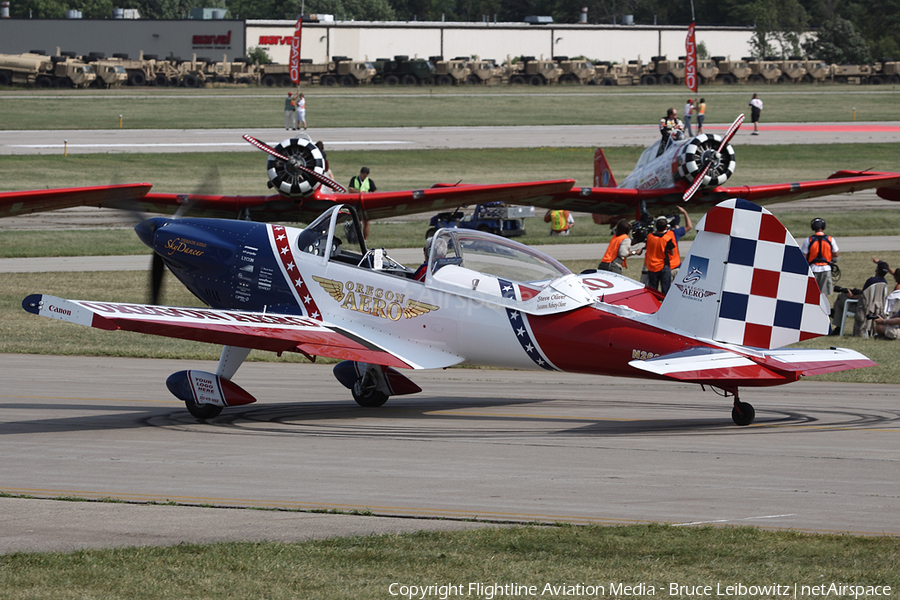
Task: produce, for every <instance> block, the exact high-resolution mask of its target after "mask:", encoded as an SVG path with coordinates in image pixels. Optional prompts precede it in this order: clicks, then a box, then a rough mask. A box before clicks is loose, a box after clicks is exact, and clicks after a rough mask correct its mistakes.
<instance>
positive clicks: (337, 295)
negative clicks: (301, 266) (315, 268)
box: [313, 275, 344, 302]
mask: <svg viewBox="0 0 900 600" xmlns="http://www.w3.org/2000/svg"><path fill="white" fill-rule="evenodd" d="M313 279H315V280H316V281H318V282H319V285H321V286H322V289H323V290H325V291H326V292H328V295H329V296H331V297H332V298H334V300H335V302H340V301H341V300H343V299H344V284H343V283H341V282H340V281H336V280H334V279H328V278H325V277H319V276H318V275H313Z"/></svg>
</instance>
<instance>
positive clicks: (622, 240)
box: [598, 219, 643, 275]
mask: <svg viewBox="0 0 900 600" xmlns="http://www.w3.org/2000/svg"><path fill="white" fill-rule="evenodd" d="M629 233H631V223H629V222H628V219H619V222H618V223H616V232H615V234H614V235H613V238H612V239H611V240H610V241H609V246H607V247H606V254H604V255H603V258H602V259H601V260H600V266H599V267H598V268H599V269H600V270H601V271H612V272H613V273H618V274H619V275H621V274H622V270H623V269H627V268H628V265H627V264H626V259H627V258H628V257H629V256H634V255H635V254H640V253H641V252H643V248H641V250H640V251H639V252H635V251H633V250H632V249H631V238H630V237H629V235H628V234H629Z"/></svg>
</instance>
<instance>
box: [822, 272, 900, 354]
mask: <svg viewBox="0 0 900 600" xmlns="http://www.w3.org/2000/svg"><path fill="white" fill-rule="evenodd" d="M888 273H890V274H892V275H893V274H894V269H891V267H890V266H889V265H888V264H887V263H886V262H885V261H883V260H879V261H877V262H876V263H875V275H873V276H872V277H869V278H868V279H867V280H866V282H865V283H864V284H863V287H862V289H859V288H845V287H841V286H839V285H836V286H834V291H836V292H840V295H838V297H837V299H836V300H835V301H834V307H833V308H832V311H831V324H832V334H833V335H837V332H839V331H840V329H841V319H842V318H843V315H844V305H845V304H846V303H847V300H857V304H856V317H855V319H854V320H853V335H854V336H856V337H869V336H870V335H871V334H872V333H873V332H874V330H875V325H876V324H877V320H876V319H875V317H876V316H880V315H881V314H882V313H883V312H884V304H885V298H886V297H887V285H888V284H887V280H886V279H885V278H884V276H885V275H887V274H888ZM870 315H871V316H872V318H868V317H869V316H870Z"/></svg>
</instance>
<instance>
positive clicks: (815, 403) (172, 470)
mask: <svg viewBox="0 0 900 600" xmlns="http://www.w3.org/2000/svg"><path fill="white" fill-rule="evenodd" d="M110 335H114V334H110ZM185 368H203V369H207V370H214V365H212V364H209V363H204V362H203V361H170V360H137V359H115V358H83V357H53V356H27V355H26V356H19V355H5V356H3V357H2V360H0V380H2V381H3V382H4V386H3V390H2V392H0V454H2V455H3V457H4V460H3V464H2V466H0V481H2V488H0V489H2V491H4V492H8V493H12V494H27V495H32V496H37V497H41V498H54V497H63V496H77V497H81V498H116V499H121V500H126V501H136V502H147V501H158V502H165V501H175V502H178V503H186V504H202V505H207V504H208V505H214V506H223V507H266V508H284V509H299V510H311V509H335V510H340V511H354V510H357V511H372V512H373V513H374V514H376V515H384V516H389V517H394V516H406V517H427V518H434V517H448V518H451V519H487V520H499V521H544V522H555V521H564V522H571V523H601V524H606V523H639V522H649V521H653V522H668V523H676V524H682V525H689V524H700V523H721V524H732V525H756V526H763V527H769V528H779V529H781V528H785V529H788V528H789V529H796V530H803V531H819V532H822V531H844V532H856V533H864V534H890V535H900V512H898V511H897V510H896V507H897V504H898V499H900V477H898V475H900V457H898V455H897V452H896V447H897V440H898V436H900V410H898V409H897V406H896V398H897V396H898V394H900V386H894V385H849V384H834V383H822V382H808V381H805V382H800V383H796V384H793V385H788V386H783V387H779V388H770V389H759V390H751V389H746V390H744V393H743V395H742V398H743V399H744V400H745V401H749V402H751V403H753V404H754V406H755V407H756V411H757V421H756V424H755V425H753V426H751V427H747V428H741V427H737V426H735V425H733V424H732V422H731V417H730V402H729V401H728V400H725V399H722V398H720V397H718V396H716V395H715V394H713V393H712V392H710V391H707V392H705V393H701V390H700V388H699V387H698V386H693V385H681V384H674V383H663V382H659V383H656V382H642V381H630V380H625V379H613V378H603V377H589V376H578V375H567V374H558V373H545V372H540V373H535V372H515V371H502V370H475V369H450V370H446V371H434V372H432V371H428V372H416V373H413V374H412V376H413V378H414V379H415V381H416V382H417V383H419V384H420V385H421V386H422V388H423V389H424V391H423V392H422V393H421V394H418V395H415V396H407V397H398V398H392V399H391V400H390V401H389V403H388V404H386V405H385V406H384V407H382V408H380V409H363V408H360V407H358V406H356V404H355V403H354V402H353V401H352V400H351V399H350V397H349V392H348V391H347V390H345V389H344V388H343V387H342V386H341V385H339V384H338V383H337V382H336V381H335V380H334V378H333V377H332V375H331V367H330V366H328V365H300V364H274V363H247V364H245V365H243V366H242V367H241V369H240V371H238V374H237V376H236V377H235V380H236V381H237V382H238V383H239V384H241V385H242V386H244V387H246V388H247V389H248V390H249V391H251V392H252V393H254V394H255V395H256V396H257V397H258V398H259V399H260V402H259V403H258V404H255V405H250V406H246V407H239V408H235V409H230V410H226V411H225V412H224V413H223V414H222V415H221V416H220V417H219V418H217V419H215V420H213V421H210V422H208V423H202V422H198V421H197V420H195V419H193V418H192V417H191V416H190V415H189V414H188V413H187V411H186V410H185V409H184V407H183V405H182V404H181V403H180V402H178V401H176V400H174V399H173V398H172V397H171V396H170V395H169V393H168V391H167V390H166V388H165V383H164V382H165V379H166V377H168V375H169V374H171V373H172V372H175V371H178V370H182V369H185ZM48 373H53V376H52V377H48V376H47V374H48ZM36 382H40V383H39V384H37V383H36ZM28 503H31V504H30V505H29V506H25V507H24V508H22V507H21V505H19V506H17V504H18V503H8V502H6V503H4V504H3V505H2V508H3V510H4V511H6V510H7V508H8V509H9V511H10V512H8V513H7V512H4V514H5V515H7V514H10V515H15V516H14V518H6V517H5V518H4V524H3V526H2V527H0V552H2V551H9V550H12V549H43V548H45V547H48V546H49V547H55V546H53V545H52V544H53V543H57V544H61V543H62V541H64V540H65V539H66V538H70V539H69V541H70V542H71V544H70V545H69V546H68V547H72V546H103V545H122V544H132V543H133V544H153V543H159V544H168V543H174V542H177V541H181V540H194V539H200V540H203V541H208V540H211V539H244V538H245V537H246V533H247V527H235V528H234V529H233V530H232V528H231V527H230V526H228V524H229V523H231V522H233V520H234V519H235V517H234V513H233V512H225V510H224V509H222V511H223V512H221V513H216V512H215V511H213V512H209V511H203V512H202V513H201V512H194V511H193V510H191V509H186V510H183V511H173V512H172V513H171V514H170V513H168V512H166V513H163V512H158V511H156V509H157V508H163V507H132V508H128V507H124V508H122V509H121V510H122V512H123V513H125V514H126V515H127V518H126V517H124V516H121V513H120V514H118V515H117V516H115V517H114V518H113V517H110V521H109V523H108V526H106V525H104V524H103V523H106V521H105V520H104V521H102V522H101V523H100V524H99V525H97V524H96V523H95V522H93V521H92V520H91V519H90V518H89V516H90V511H89V509H84V508H83V507H82V506H81V505H80V504H79V503H66V502H59V503H57V504H55V505H54V506H52V507H51V508H49V509H48V503H49V501H47V500H29V501H27V502H25V504H28ZM32 506H33V507H34V508H31V507H32ZM34 511H37V512H34ZM97 512H98V513H100V515H98V516H101V515H102V512H101V511H97ZM234 512H238V513H242V511H234ZM35 514H37V515H40V522H36V521H35V518H36V517H35V516H34V515H35ZM26 515H27V518H26ZM85 515H88V516H87V517H86V516H85ZM215 515H221V517H220V524H219V525H218V526H217V525H216V519H217V517H216V516H215ZM104 519H105V517H104ZM161 519H166V520H168V519H173V521H172V525H171V526H169V525H167V526H166V527H161V528H157V527H156V525H155V524H158V523H159V521H160V520H161ZM267 519H268V521H267ZM181 520H183V522H184V527H183V529H182V528H181V527H177V526H175V525H177V524H178V523H179V522H181ZM240 520H241V519H239V518H238V521H240ZM260 520H262V521H260ZM376 520H377V519H376ZM257 522H259V527H260V528H261V529H260V531H261V533H260V534H259V535H257V536H254V537H253V539H258V538H259V537H260V536H263V537H265V533H266V532H274V531H276V530H278V529H279V527H280V528H281V530H282V531H281V534H280V535H278V536H275V534H274V533H273V534H272V535H273V536H274V537H277V539H291V538H297V539H301V538H303V537H306V536H308V535H311V534H310V533H309V532H308V531H307V530H308V529H309V528H315V527H322V526H323V525H322V523H321V522H319V521H317V520H316V519H308V520H305V518H304V517H303V516H302V515H301V516H298V515H293V514H285V513H282V512H272V513H268V514H267V515H265V516H262V517H260V516H259V513H258V512H257V511H249V512H247V521H246V523H257ZM438 523H440V522H438ZM116 524H120V525H121V527H118V526H117V525H116ZM441 525H442V524H440V525H436V523H435V522H433V521H430V520H424V519H423V520H420V521H416V522H415V526H414V527H413V528H418V527H421V528H430V527H433V526H441ZM347 527H348V528H349V529H350V530H352V531H358V530H365V527H363V526H362V525H359V524H357V523H350V524H348V525H347ZM385 527H387V528H388V529H390V527H391V525H390V524H388V525H385ZM198 530H199V531H202V532H203V534H202V535H201V536H199V537H195V535H194V534H195V533H196V532H197V531H198ZM372 530H374V531H377V530H379V525H377V524H374V525H373V529H372ZM344 531H345V530H344V529H336V530H335V533H336V534H339V533H343V532H344ZM132 534H133V535H132ZM54 536H55V537H54ZM54 539H56V542H54V541H53V540H54Z"/></svg>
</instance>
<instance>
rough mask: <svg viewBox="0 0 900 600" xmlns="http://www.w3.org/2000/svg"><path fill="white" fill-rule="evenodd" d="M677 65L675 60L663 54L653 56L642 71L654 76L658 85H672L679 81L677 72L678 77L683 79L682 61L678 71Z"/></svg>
mask: <svg viewBox="0 0 900 600" xmlns="http://www.w3.org/2000/svg"><path fill="white" fill-rule="evenodd" d="M678 65H679V63H678V62H677V61H672V60H669V59H668V58H666V57H665V56H654V57H653V58H651V59H650V62H649V63H647V66H646V67H645V68H644V73H646V74H648V75H653V76H654V77H656V81H657V83H659V84H660V85H672V84H675V83H679V75H678V73H679V72H680V74H681V75H680V79H682V80H683V79H684V61H683V60H682V61H680V65H681V66H680V71H679V66H678Z"/></svg>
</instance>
